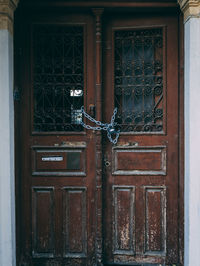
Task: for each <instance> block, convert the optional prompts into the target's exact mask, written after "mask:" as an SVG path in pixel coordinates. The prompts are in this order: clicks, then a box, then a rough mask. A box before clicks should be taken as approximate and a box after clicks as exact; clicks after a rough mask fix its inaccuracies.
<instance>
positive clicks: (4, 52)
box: [0, 30, 16, 266]
mask: <svg viewBox="0 0 200 266" xmlns="http://www.w3.org/2000/svg"><path fill="white" fill-rule="evenodd" d="M12 92H13V38H12V36H11V34H10V33H9V32H8V31H7V30H0V265H1V266H14V265H16V262H15V256H16V255H15V250H16V248H15V245H16V244H15V182H14V180H15V179H14V112H13V93H12Z"/></svg>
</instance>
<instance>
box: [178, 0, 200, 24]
mask: <svg viewBox="0 0 200 266" xmlns="http://www.w3.org/2000/svg"><path fill="white" fill-rule="evenodd" d="M178 3H179V5H180V7H181V10H182V11H183V14H184V21H185V22H186V21H187V20H188V19H189V18H191V17H196V18H200V0H178Z"/></svg>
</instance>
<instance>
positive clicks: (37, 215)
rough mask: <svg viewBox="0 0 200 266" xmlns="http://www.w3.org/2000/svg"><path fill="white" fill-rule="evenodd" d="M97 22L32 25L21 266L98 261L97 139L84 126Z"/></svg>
mask: <svg viewBox="0 0 200 266" xmlns="http://www.w3.org/2000/svg"><path fill="white" fill-rule="evenodd" d="M93 31H94V27H93V17H92V16H89V15H88V16H87V15H82V16H81V15H76V14H68V15H67V16H65V17H61V16H58V17H53V16H51V17H50V18H48V17H47V16H46V17H45V16H44V17H42V18H41V17H40V18H39V17H38V16H35V17H29V18H27V23H25V24H24V25H23V41H24V42H23V43H24V47H23V63H22V73H21V83H22V90H23V91H22V94H23V95H22V102H21V128H22V129H21V157H22V160H21V161H22V162H23V164H22V172H21V177H22V180H21V186H22V193H21V207H22V208H21V209H22V219H21V232H22V234H21V258H20V260H21V261H20V263H21V264H20V265H22V264H23V265H92V263H93V261H94V260H95V255H94V247H95V245H94V243H95V230H93V228H95V178H94V177H95V165H94V164H91V163H90V161H89V159H87V158H90V156H91V157H93V158H94V157H95V144H94V143H95V139H94V133H93V132H92V131H87V132H86V131H85V130H84V129H83V127H82V126H81V125H80V121H82V115H81V112H80V109H81V106H82V105H84V106H85V109H88V107H89V105H90V104H93V103H94V95H95V91H94V86H93V85H94V76H95V74H94V71H93V64H94V62H93V57H94V43H93Z"/></svg>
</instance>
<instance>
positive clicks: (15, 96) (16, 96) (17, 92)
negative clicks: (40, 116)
mask: <svg viewBox="0 0 200 266" xmlns="http://www.w3.org/2000/svg"><path fill="white" fill-rule="evenodd" d="M13 99H14V101H20V100H21V92H20V90H19V88H18V87H15V88H14V91H13Z"/></svg>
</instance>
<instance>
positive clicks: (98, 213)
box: [92, 8, 103, 265]
mask: <svg viewBox="0 0 200 266" xmlns="http://www.w3.org/2000/svg"><path fill="white" fill-rule="evenodd" d="M92 11H93V13H94V15H95V18H96V58H95V59H96V65H95V67H96V78H95V80H96V88H95V89H96V119H97V120H99V121H101V120H102V40H101V27H102V23H101V15H102V13H103V9H102V8H93V9H92ZM95 244H96V264H97V265H102V135H101V131H97V132H96V243H95Z"/></svg>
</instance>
